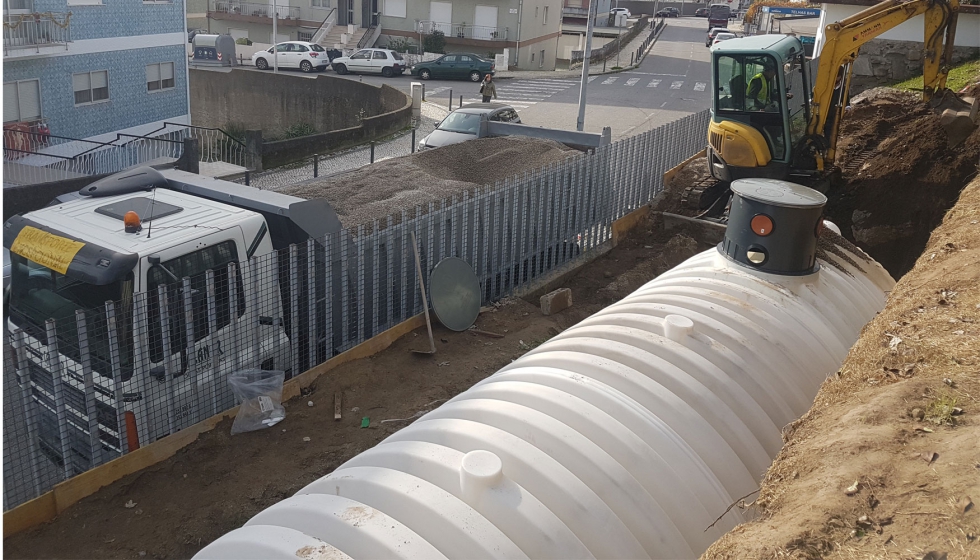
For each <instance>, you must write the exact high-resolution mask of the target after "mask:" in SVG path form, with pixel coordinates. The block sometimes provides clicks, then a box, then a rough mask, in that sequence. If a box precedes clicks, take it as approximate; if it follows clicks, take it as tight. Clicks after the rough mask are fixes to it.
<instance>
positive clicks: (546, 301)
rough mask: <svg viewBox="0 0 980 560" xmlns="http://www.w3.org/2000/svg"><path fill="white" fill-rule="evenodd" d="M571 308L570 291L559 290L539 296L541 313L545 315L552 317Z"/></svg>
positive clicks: (565, 289)
mask: <svg viewBox="0 0 980 560" xmlns="http://www.w3.org/2000/svg"><path fill="white" fill-rule="evenodd" d="M571 306H572V291H571V290H569V289H568V288H559V289H557V290H555V291H553V292H549V293H547V294H545V295H543V296H541V313H543V314H545V315H554V314H555V313H558V312H559V311H562V310H563V309H568V308H569V307H571Z"/></svg>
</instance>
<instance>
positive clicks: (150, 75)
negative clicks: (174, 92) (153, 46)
mask: <svg viewBox="0 0 980 560" xmlns="http://www.w3.org/2000/svg"><path fill="white" fill-rule="evenodd" d="M159 81H160V65H159V64H148V65H147V66H146V82H147V83H150V82H159Z"/></svg>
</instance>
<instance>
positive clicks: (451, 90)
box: [449, 88, 453, 111]
mask: <svg viewBox="0 0 980 560" xmlns="http://www.w3.org/2000/svg"><path fill="white" fill-rule="evenodd" d="M449 110H450V111H452V110H453V89H452V88H449Z"/></svg>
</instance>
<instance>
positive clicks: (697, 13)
mask: <svg viewBox="0 0 980 560" xmlns="http://www.w3.org/2000/svg"><path fill="white" fill-rule="evenodd" d="M694 17H708V8H698V9H697V10H694Z"/></svg>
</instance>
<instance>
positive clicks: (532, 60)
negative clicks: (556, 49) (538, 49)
mask: <svg viewBox="0 0 980 560" xmlns="http://www.w3.org/2000/svg"><path fill="white" fill-rule="evenodd" d="M531 62H534V53H531Z"/></svg>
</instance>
